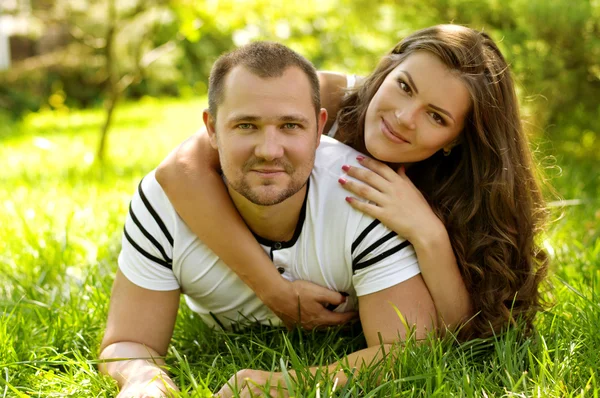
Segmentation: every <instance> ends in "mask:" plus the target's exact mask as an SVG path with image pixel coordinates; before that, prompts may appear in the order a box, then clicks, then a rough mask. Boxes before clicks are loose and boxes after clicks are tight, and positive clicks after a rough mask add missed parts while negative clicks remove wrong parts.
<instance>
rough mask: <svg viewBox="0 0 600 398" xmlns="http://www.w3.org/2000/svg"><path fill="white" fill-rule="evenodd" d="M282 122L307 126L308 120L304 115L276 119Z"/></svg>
mask: <svg viewBox="0 0 600 398" xmlns="http://www.w3.org/2000/svg"><path fill="white" fill-rule="evenodd" d="M278 119H279V120H281V121H282V122H299V123H302V124H309V123H310V120H308V118H306V117H305V116H304V115H282V116H279V117H278Z"/></svg>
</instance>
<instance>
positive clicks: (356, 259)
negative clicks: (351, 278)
mask: <svg viewBox="0 0 600 398" xmlns="http://www.w3.org/2000/svg"><path fill="white" fill-rule="evenodd" d="M396 235H397V234H396V233H395V232H394V231H391V232H388V233H387V234H386V235H385V236H384V237H382V238H379V239H377V240H376V241H375V242H373V243H372V244H371V245H370V246H369V247H367V248H366V249H365V250H363V251H362V253H360V254H359V255H358V256H356V257H354V258H353V259H352V265H356V264H358V262H359V261H360V260H362V259H363V258H364V257H365V256H366V255H367V254H369V253H371V252H372V251H373V250H375V249H377V248H378V247H379V246H381V245H383V244H384V243H385V242H387V241H388V240H390V239H392V238H393V237H394V236H396Z"/></svg>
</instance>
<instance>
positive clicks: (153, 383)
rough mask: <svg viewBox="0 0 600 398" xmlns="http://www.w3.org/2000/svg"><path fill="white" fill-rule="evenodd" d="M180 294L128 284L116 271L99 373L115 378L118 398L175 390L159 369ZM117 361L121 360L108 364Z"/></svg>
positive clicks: (168, 340) (163, 371) (151, 394)
mask: <svg viewBox="0 0 600 398" xmlns="http://www.w3.org/2000/svg"><path fill="white" fill-rule="evenodd" d="M179 296H180V291H179V289H177V290H170V291H153V290H148V289H144V288H141V287H139V286H137V285H135V284H134V283H132V282H130V281H129V280H128V279H127V278H126V277H125V275H123V273H122V272H121V271H120V270H118V271H117V276H116V278H115V282H114V285H113V291H112V296H111V301H110V309H109V313H108V321H107V325H106V332H105V334H104V339H103V340H102V344H101V346H100V351H101V353H100V358H101V359H103V360H106V361H107V362H103V363H101V364H100V365H99V369H100V371H101V372H102V373H105V374H108V375H110V376H111V377H112V378H114V379H115V380H116V381H117V383H118V384H119V387H120V388H121V394H120V395H121V396H131V395H133V396H138V395H139V394H140V393H141V391H144V393H145V394H147V396H157V397H158V396H160V395H161V394H164V393H166V392H167V390H166V387H165V383H166V385H168V386H170V387H171V388H173V389H175V384H174V383H173V382H172V381H171V380H170V378H169V377H168V375H167V373H166V371H165V370H164V369H162V368H161V366H163V365H164V364H165V363H164V360H163V359H162V357H164V355H165V354H166V352H167V348H168V346H169V342H170V340H171V336H172V334H173V328H174V325H175V319H176V317H177V310H178V308H179ZM120 358H140V359H127V360H121V361H111V360H114V359H120Z"/></svg>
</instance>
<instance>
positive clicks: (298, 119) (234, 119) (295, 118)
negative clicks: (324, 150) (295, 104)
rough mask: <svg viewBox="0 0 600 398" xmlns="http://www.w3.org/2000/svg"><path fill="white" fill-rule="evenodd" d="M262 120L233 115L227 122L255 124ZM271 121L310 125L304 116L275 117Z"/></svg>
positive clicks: (254, 116) (255, 117)
mask: <svg viewBox="0 0 600 398" xmlns="http://www.w3.org/2000/svg"><path fill="white" fill-rule="evenodd" d="M263 119H265V118H262V117H259V116H256V115H245V114H241V115H234V116H233V117H231V118H229V119H228V122H229V123H240V122H257V121H259V120H263ZM273 119H274V120H277V121H279V122H282V123H289V122H296V123H302V124H309V123H310V121H309V120H308V118H306V117H305V116H303V115H300V114H290V115H281V116H275V117H274V118H273Z"/></svg>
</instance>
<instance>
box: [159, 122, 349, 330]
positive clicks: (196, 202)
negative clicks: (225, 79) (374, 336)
mask: <svg viewBox="0 0 600 398" xmlns="http://www.w3.org/2000/svg"><path fill="white" fill-rule="evenodd" d="M218 169H219V159H218V153H217V152H216V151H215V150H214V149H213V148H212V147H211V146H210V142H209V139H208V134H207V133H206V131H205V130H202V131H200V132H199V133H197V134H195V135H194V136H193V137H191V138H189V139H188V140H187V141H186V142H184V143H183V144H182V145H181V146H180V147H179V148H177V149H176V150H174V151H173V152H172V153H171V154H170V155H169V156H168V157H167V158H166V159H165V160H164V161H163V162H162V163H161V165H160V166H159V167H158V169H157V171H156V179H157V180H158V182H159V183H160V185H161V186H162V188H163V190H164V191H165V193H166V194H167V196H168V197H169V200H170V201H171V203H172V204H173V206H174V208H175V209H176V210H177V212H178V214H179V215H180V216H181V218H182V219H183V220H184V221H185V222H186V224H187V225H188V227H189V228H190V229H191V230H192V231H193V232H194V233H195V234H196V235H197V236H198V237H199V238H200V240H202V242H203V243H205V244H206V245H207V246H208V247H210V248H211V250H212V251H214V252H215V253H216V254H217V256H219V258H221V259H222V260H223V261H224V262H225V264H227V265H228V266H229V267H230V268H231V269H232V270H233V271H234V272H235V273H236V274H237V275H238V276H239V277H240V279H242V280H243V281H244V283H246V284H247V285H248V286H249V287H250V288H251V289H252V290H254V292H255V293H256V294H257V296H258V297H259V298H260V300H261V301H263V302H264V303H265V304H266V305H267V306H268V307H269V308H270V309H271V310H272V311H273V312H274V313H275V314H276V315H277V316H278V317H279V318H281V319H282V320H283V322H284V323H285V324H286V326H288V327H291V326H292V325H294V324H295V323H300V324H301V325H302V326H303V327H304V328H306V329H312V328H313V327H315V326H319V325H336V324H341V323H344V322H346V321H348V320H350V319H351V318H352V317H354V316H355V314H354V313H336V312H333V311H329V310H327V309H325V306H326V305H328V304H332V305H334V306H336V305H339V304H341V303H342V302H343V301H344V300H345V298H344V297H343V296H342V295H341V294H340V293H338V292H334V291H331V290H329V289H326V288H324V287H321V286H318V285H316V284H313V283H310V282H306V281H294V282H289V281H287V280H286V279H284V278H282V277H281V275H280V274H279V272H278V271H277V269H276V268H275V266H274V265H273V263H272V262H271V260H270V259H269V257H268V256H267V254H266V253H265V251H264V250H263V249H262V248H261V247H260V245H259V244H258V243H257V242H256V239H255V238H254V236H253V235H252V234H251V232H250V230H249V229H248V227H247V226H246V224H245V223H244V221H243V220H242V218H241V216H240V215H239V213H238V212H237V210H236V209H235V207H234V205H233V203H232V201H231V199H230V197H229V194H228V193H227V190H226V188H225V185H224V184H223V180H222V178H221V175H220V174H219V173H218V172H217V170H218ZM224 226H226V228H224ZM233 242H235V246H234V245H233Z"/></svg>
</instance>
